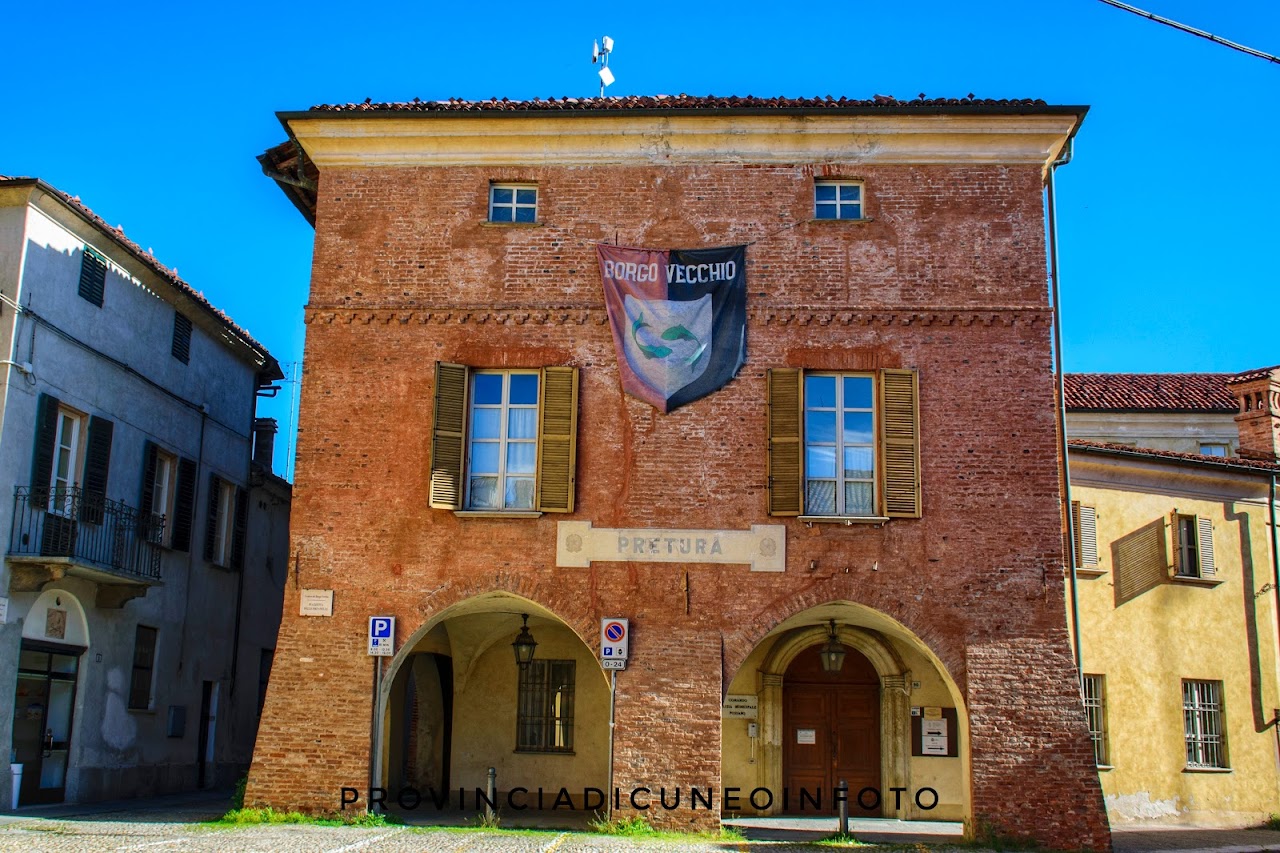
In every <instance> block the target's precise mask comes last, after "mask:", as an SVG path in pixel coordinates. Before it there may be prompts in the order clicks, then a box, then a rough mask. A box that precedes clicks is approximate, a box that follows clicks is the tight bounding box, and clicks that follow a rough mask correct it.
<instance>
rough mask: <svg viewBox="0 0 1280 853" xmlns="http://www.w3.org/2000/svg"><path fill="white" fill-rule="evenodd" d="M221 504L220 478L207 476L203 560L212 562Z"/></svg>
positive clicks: (213, 475) (212, 475)
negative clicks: (207, 496)
mask: <svg viewBox="0 0 1280 853" xmlns="http://www.w3.org/2000/svg"><path fill="white" fill-rule="evenodd" d="M221 502H222V478H221V477H219V476H218V475H217V474H213V473H210V474H209V506H208V507H207V510H208V511H207V513H206V515H205V526H204V558H205V559H206V560H208V561H209V562H210V563H212V562H213V557H214V554H215V553H216V551H217V543H218V504H220V503H221Z"/></svg>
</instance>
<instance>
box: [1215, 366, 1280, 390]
mask: <svg viewBox="0 0 1280 853" xmlns="http://www.w3.org/2000/svg"><path fill="white" fill-rule="evenodd" d="M1276 371H1280V364H1277V365H1275V366H1274V367H1260V368H1258V369H1257V370H1246V371H1245V372H1244V373H1237V374H1236V375H1235V376H1232V377H1231V378H1230V379H1228V380H1227V384H1228V385H1235V384H1237V383H1239V382H1252V381H1253V380H1255V379H1261V378H1263V377H1264V376H1274V375H1275V373H1276Z"/></svg>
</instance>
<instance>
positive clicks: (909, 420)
mask: <svg viewBox="0 0 1280 853" xmlns="http://www.w3.org/2000/svg"><path fill="white" fill-rule="evenodd" d="M880 445H881V454H882V458H883V459H884V481H883V482H884V510H885V512H884V514H885V515H886V516H888V517H890V518H919V517H920V509H921V506H920V505H921V499H920V388H919V380H918V378H917V375H916V372H915V371H914V370H888V369H886V370H882V371H880Z"/></svg>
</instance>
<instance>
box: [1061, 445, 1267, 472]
mask: <svg viewBox="0 0 1280 853" xmlns="http://www.w3.org/2000/svg"><path fill="white" fill-rule="evenodd" d="M1067 445H1068V447H1069V448H1075V449H1079V450H1096V451H1099V452H1104V453H1113V454H1117V455H1122V456H1147V457H1152V458H1157V459H1172V460H1176V461H1178V462H1194V463H1196V464H1199V465H1209V466H1212V467H1218V468H1248V469H1251V470H1254V471H1280V462H1265V461H1263V460H1260V459H1245V458H1243V457H1240V456H1225V457H1224V456H1208V455H1206V454H1202V453H1182V452H1179V451H1177V450H1155V449H1152V448H1148V447H1130V446H1129V445H1127V444H1108V443H1106V442H1101V441H1083V440H1081V439H1078V438H1073V439H1070V440H1069V441H1068V442H1067Z"/></svg>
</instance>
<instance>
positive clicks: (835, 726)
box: [782, 646, 881, 814]
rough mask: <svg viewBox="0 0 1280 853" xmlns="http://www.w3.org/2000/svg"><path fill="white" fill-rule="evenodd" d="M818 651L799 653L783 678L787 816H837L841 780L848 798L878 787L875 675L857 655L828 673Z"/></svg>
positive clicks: (812, 648) (814, 648) (849, 654)
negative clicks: (817, 812) (836, 791)
mask: <svg viewBox="0 0 1280 853" xmlns="http://www.w3.org/2000/svg"><path fill="white" fill-rule="evenodd" d="M821 650H822V646H810V647H809V648H807V649H805V650H804V651H802V652H801V653H800V654H799V655H797V656H796V658H795V660H793V661H792V662H791V665H790V666H788V667H787V671H786V674H785V676H784V679H783V687H782V706H783V708H782V725H783V741H782V776H783V786H784V788H785V789H786V790H787V791H788V792H789V796H788V797H787V798H786V806H787V811H789V812H792V813H798V812H807V813H810V814H811V813H813V811H815V810H825V811H827V812H835V811H836V803H835V800H834V797H833V796H832V793H831V792H832V791H833V790H834V789H835V788H836V786H838V785H839V784H840V783H841V782H845V783H846V784H847V785H848V789H849V790H850V791H851V792H853V796H857V792H858V791H861V790H863V789H864V788H874V789H876V790H880V789H881V786H880V676H879V675H877V674H876V670H875V667H874V666H872V665H871V661H869V660H867V658H866V657H865V656H864V655H862V654H860V653H859V652H857V651H849V652H846V654H845V657H844V660H843V661H842V662H841V667H840V671H839V672H827V671H826V670H825V669H824V668H823V666H822V660H821V655H820V652H821ZM819 803H820V804H821V805H820V806H819V805H818V804H819ZM806 806H807V808H806Z"/></svg>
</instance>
